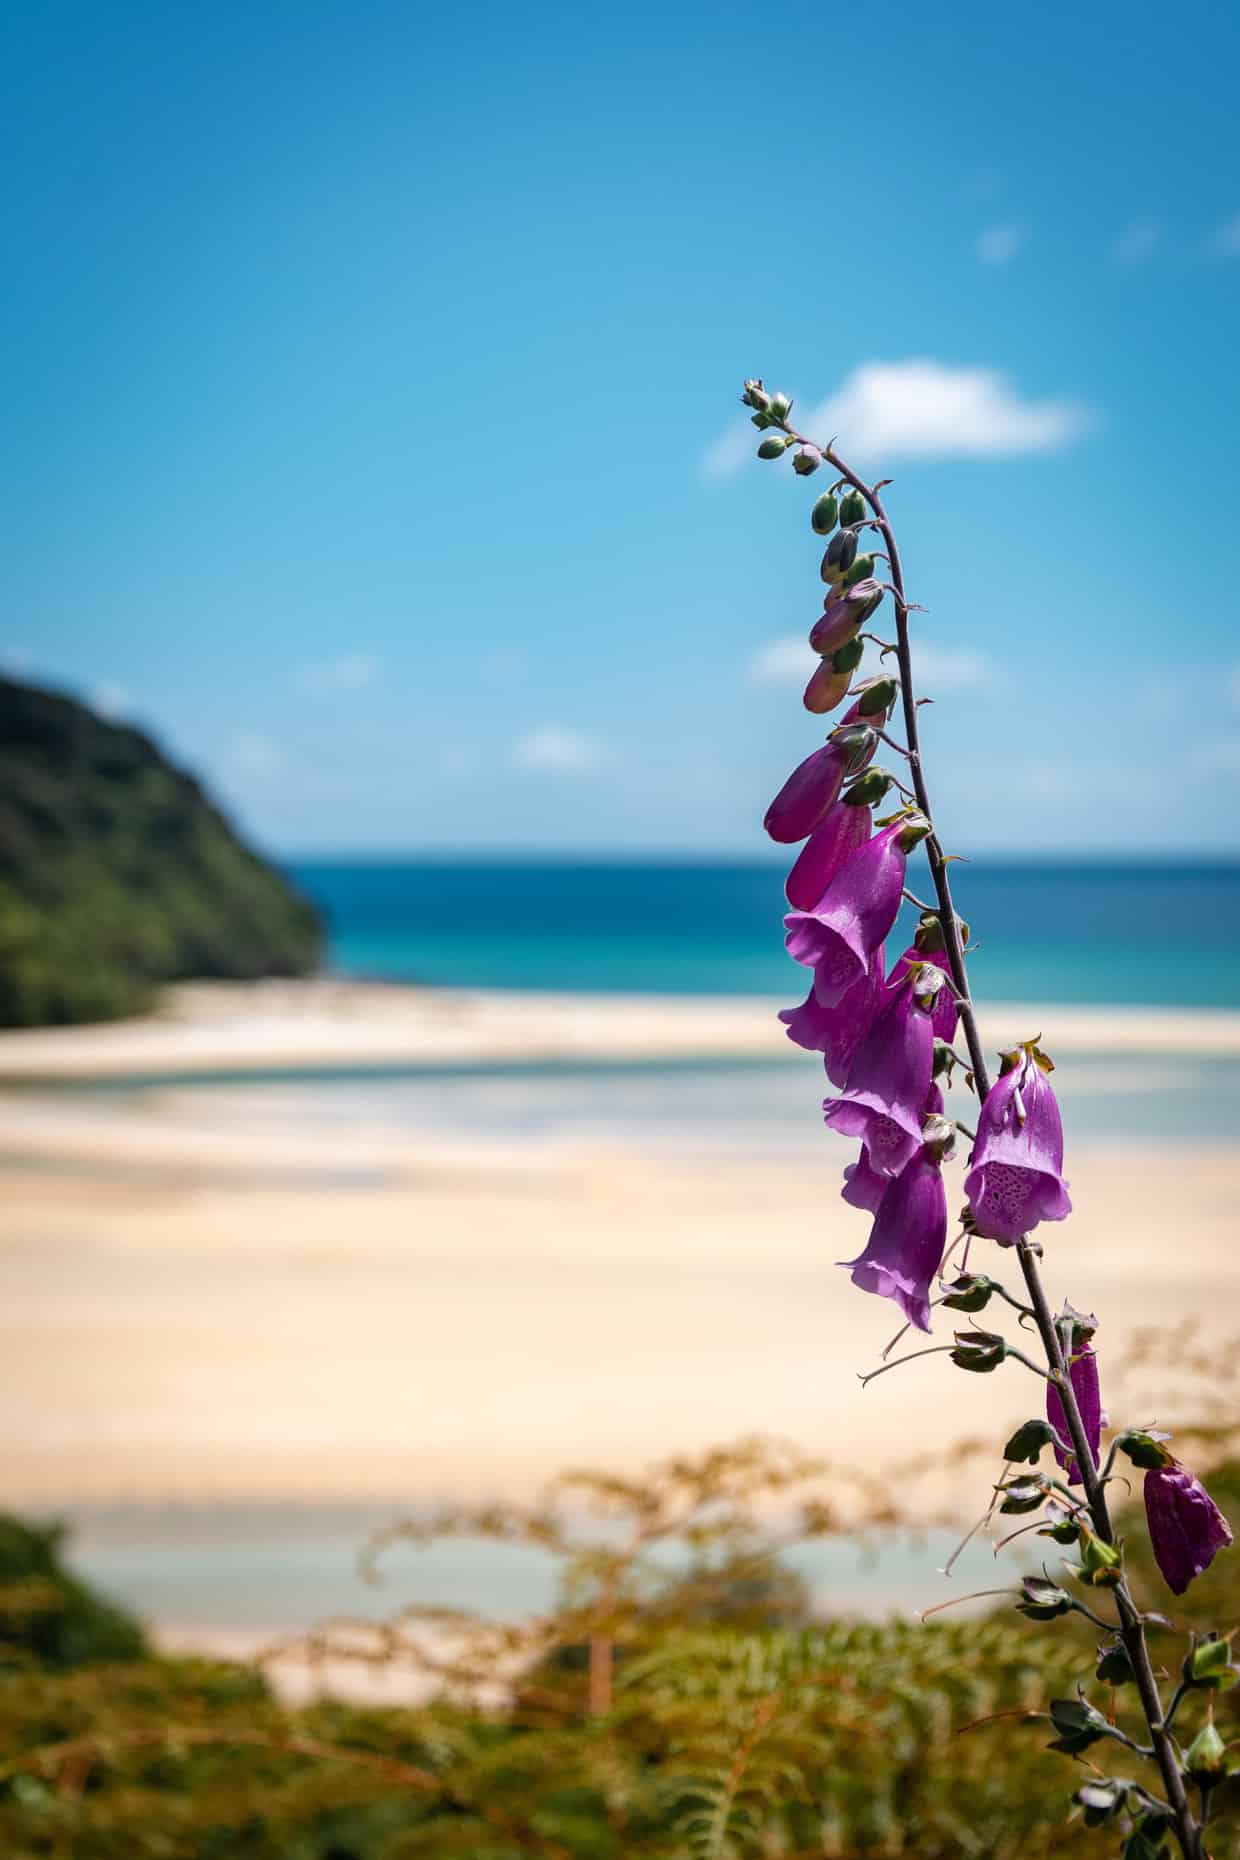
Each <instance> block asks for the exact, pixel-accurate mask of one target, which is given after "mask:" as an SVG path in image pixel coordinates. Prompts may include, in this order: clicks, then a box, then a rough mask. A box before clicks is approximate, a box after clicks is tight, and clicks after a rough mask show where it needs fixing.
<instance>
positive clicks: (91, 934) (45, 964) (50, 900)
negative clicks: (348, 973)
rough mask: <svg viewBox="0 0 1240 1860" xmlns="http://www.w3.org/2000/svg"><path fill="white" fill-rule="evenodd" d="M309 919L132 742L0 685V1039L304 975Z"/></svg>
mask: <svg viewBox="0 0 1240 1860" xmlns="http://www.w3.org/2000/svg"><path fill="white" fill-rule="evenodd" d="M320 946H321V928H320V924H319V920H318V915H317V913H316V911H315V909H314V907H313V906H312V905H311V904H309V903H308V902H307V901H306V900H305V899H304V898H302V897H300V896H299V895H298V894H297V893H296V892H295V891H294V890H293V889H292V887H291V886H290V885H289V884H288V883H287V881H286V880H285V879H284V878H283V877H281V876H280V874H279V873H278V872H276V871H274V870H273V869H272V868H271V867H270V866H269V865H268V864H267V863H266V862H265V861H264V860H263V859H261V858H259V856H258V855H257V854H256V853H254V852H251V851H250V849H249V848H248V847H246V846H244V845H243V844H242V843H241V841H240V840H239V839H238V838H237V836H236V834H235V833H234V832H233V830H232V828H231V827H230V826H229V824H228V822H227V821H226V820H225V819H224V817H223V815H222V814H221V813H220V812H219V810H218V808H216V807H215V806H214V805H213V804H212V802H211V801H210V800H209V799H208V797H207V796H206V795H205V794H204V793H203V791H202V789H201V787H200V786H199V784H198V783H197V782H196V781H195V780H194V779H193V777H192V776H189V775H186V774H184V773H182V771H181V770H179V769H176V768H174V767H173V766H172V765H171V764H170V763H169V762H168V761H167V760H166V759H165V757H164V756H163V755H162V754H161V752H160V750H159V749H158V748H157V747H156V745H155V744H154V743H153V742H152V741H151V740H150V738H149V737H147V736H144V735H143V734H142V733H141V732H140V731H138V730H134V729H130V728H129V727H128V726H126V725H123V724H116V723H109V722H107V721H106V720H105V719H104V718H102V717H98V716H96V715H95V713H94V712H93V711H91V710H88V709H87V708H86V706H85V705H83V704H79V703H76V702H75V701H74V700H73V699H72V698H67V697H61V696H58V695H56V694H55V693H53V692H50V691H41V690H39V689H37V688H36V687H34V686H31V685H25V684H19V683H17V682H15V681H14V680H11V679H0V1025H5V1026H37V1025H40V1024H44V1023H53V1022H66V1021H82V1020H101V1019H108V1018H111V1017H113V1016H115V1015H119V1014H128V1013H133V1012H135V1011H136V1010H138V1009H140V1008H142V1007H144V1006H145V1005H147V1003H148V1001H149V999H150V994H151V990H152V988H153V985H154V984H156V983H158V982H163V981H174V980H186V979H189V978H191V977H201V976H223V977H231V978H234V979H247V978H250V977H255V976H262V975H302V974H305V973H306V972H307V971H308V970H312V969H313V968H314V967H315V966H316V965H317V963H318V960H319V953H320Z"/></svg>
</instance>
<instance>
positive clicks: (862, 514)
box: [840, 490, 866, 524]
mask: <svg viewBox="0 0 1240 1860" xmlns="http://www.w3.org/2000/svg"><path fill="white" fill-rule="evenodd" d="M865 518H866V508H865V499H864V497H862V495H861V493H860V491H852V490H849V491H845V493H844V495H843V497H841V499H840V522H841V523H846V524H847V523H864V522H865Z"/></svg>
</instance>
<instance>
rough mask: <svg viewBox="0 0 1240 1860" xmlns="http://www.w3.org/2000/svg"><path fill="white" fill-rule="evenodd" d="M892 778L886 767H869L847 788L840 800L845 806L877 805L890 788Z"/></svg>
mask: <svg viewBox="0 0 1240 1860" xmlns="http://www.w3.org/2000/svg"><path fill="white" fill-rule="evenodd" d="M892 779H893V778H892V776H890V775H889V774H888V773H887V770H886V769H880V768H872V769H867V770H866V772H865V774H864V775H859V776H858V777H857V779H856V781H855V782H853V784H852V786H851V787H850V788H845V790H844V792H843V794H842V795H841V796H840V800H841V801H842V802H843V803H844V805H845V807H877V805H878V803H879V802H880V801H881V800H882V799H883V798H884V796H885V795H886V794H887V793H888V791H889V790H890V788H891V785H892Z"/></svg>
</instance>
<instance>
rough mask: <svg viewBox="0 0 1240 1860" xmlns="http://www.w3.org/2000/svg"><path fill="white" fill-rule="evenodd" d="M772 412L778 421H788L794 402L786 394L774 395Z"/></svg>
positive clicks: (772, 396) (772, 397)
mask: <svg viewBox="0 0 1240 1860" xmlns="http://www.w3.org/2000/svg"><path fill="white" fill-rule="evenodd" d="M770 411H771V412H772V413H773V414H774V416H775V418H776V419H777V420H786V419H787V418H788V415H789V414H790V413H791V412H792V402H791V401H790V400H789V399H788V396H787V395H786V394H772V395H771V406H770Z"/></svg>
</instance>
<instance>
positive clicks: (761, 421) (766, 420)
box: [749, 413, 771, 433]
mask: <svg viewBox="0 0 1240 1860" xmlns="http://www.w3.org/2000/svg"><path fill="white" fill-rule="evenodd" d="M749 422H750V425H751V426H756V427H757V429H758V431H759V432H760V433H764V432H765V431H766V429H767V427H768V426H770V425H771V416H770V414H769V413H751V414H750V416H749Z"/></svg>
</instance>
